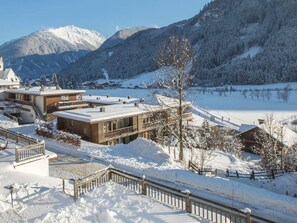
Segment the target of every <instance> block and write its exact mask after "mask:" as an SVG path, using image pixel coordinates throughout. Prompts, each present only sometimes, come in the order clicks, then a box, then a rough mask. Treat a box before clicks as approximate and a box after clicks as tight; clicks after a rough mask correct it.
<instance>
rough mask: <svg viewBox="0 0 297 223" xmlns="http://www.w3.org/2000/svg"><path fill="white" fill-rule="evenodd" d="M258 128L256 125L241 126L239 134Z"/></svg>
mask: <svg viewBox="0 0 297 223" xmlns="http://www.w3.org/2000/svg"><path fill="white" fill-rule="evenodd" d="M256 127H257V126H256V125H248V124H241V125H240V127H239V132H240V133H244V132H247V131H249V130H251V129H254V128H256Z"/></svg>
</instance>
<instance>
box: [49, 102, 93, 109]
mask: <svg viewBox="0 0 297 223" xmlns="http://www.w3.org/2000/svg"><path fill="white" fill-rule="evenodd" d="M88 106H89V105H88V104H87V102H86V101H84V100H78V101H60V102H58V103H57V104H56V106H55V108H56V109H57V110H63V109H69V108H77V107H88Z"/></svg>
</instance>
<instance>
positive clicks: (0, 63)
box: [0, 55, 4, 71]
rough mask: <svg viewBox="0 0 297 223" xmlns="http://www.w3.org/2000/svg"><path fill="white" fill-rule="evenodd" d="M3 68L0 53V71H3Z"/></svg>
mask: <svg viewBox="0 0 297 223" xmlns="http://www.w3.org/2000/svg"><path fill="white" fill-rule="evenodd" d="M3 70H4V64H3V58H2V56H1V55H0V71H3Z"/></svg>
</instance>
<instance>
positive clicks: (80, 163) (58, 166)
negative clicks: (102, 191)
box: [49, 153, 106, 179]
mask: <svg viewBox="0 0 297 223" xmlns="http://www.w3.org/2000/svg"><path fill="white" fill-rule="evenodd" d="M56 154H57V156H58V157H57V158H55V159H51V160H50V161H49V174H50V176H51V177H57V178H63V179H77V178H83V177H86V176H88V175H90V174H92V173H94V172H96V171H98V170H101V169H102V168H105V167H106V166H104V165H102V164H99V163H97V162H90V161H89V160H85V159H81V158H77V157H73V156H70V155H65V154H62V153H56Z"/></svg>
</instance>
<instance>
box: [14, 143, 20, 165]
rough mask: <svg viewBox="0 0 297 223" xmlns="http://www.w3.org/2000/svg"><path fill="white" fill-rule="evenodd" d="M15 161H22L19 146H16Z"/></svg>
mask: <svg viewBox="0 0 297 223" xmlns="http://www.w3.org/2000/svg"><path fill="white" fill-rule="evenodd" d="M14 153H15V161H16V162H17V163H18V162H19V161H20V157H19V148H18V147H17V146H16V147H15V152H14Z"/></svg>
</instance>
